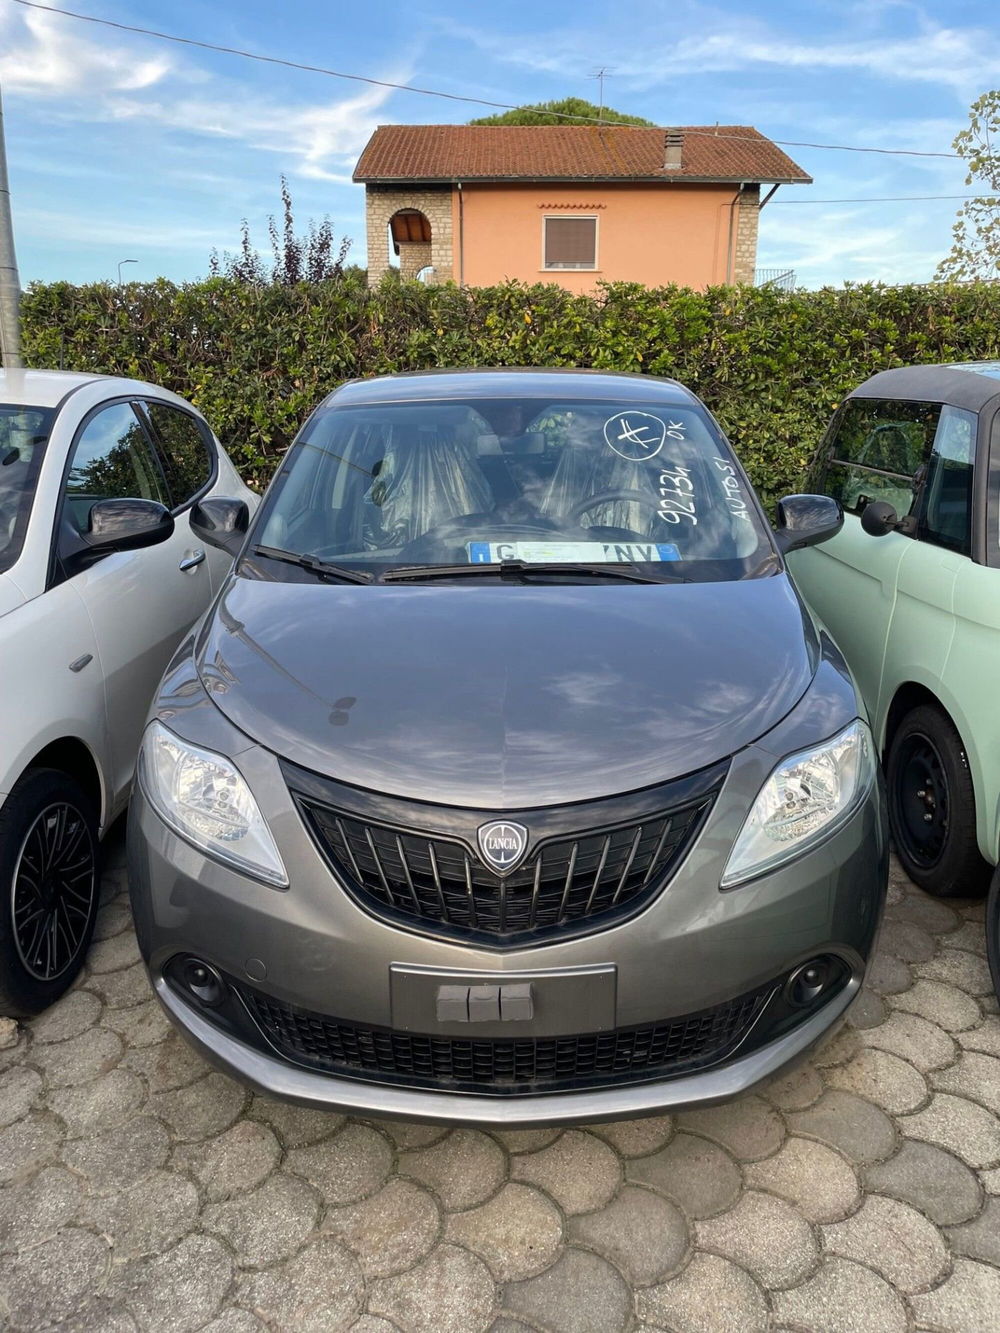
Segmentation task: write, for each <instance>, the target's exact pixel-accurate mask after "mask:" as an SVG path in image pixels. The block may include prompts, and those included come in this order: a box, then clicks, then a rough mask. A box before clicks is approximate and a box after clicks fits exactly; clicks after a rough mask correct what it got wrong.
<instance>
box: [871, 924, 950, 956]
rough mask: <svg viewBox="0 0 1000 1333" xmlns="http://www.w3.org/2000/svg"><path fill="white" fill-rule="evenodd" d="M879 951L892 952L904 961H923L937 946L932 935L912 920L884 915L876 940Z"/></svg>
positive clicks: (932, 954) (932, 953)
mask: <svg viewBox="0 0 1000 1333" xmlns="http://www.w3.org/2000/svg"><path fill="white" fill-rule="evenodd" d="M878 947H879V952H880V953H890V954H894V955H895V957H896V958H901V959H902V960H903V962H904V963H925V962H926V961H927V959H928V958H933V957H934V951H935V949H936V948H937V944H936V941H935V939H934V936H933V935H932V934H931V933H930V932H929V931H927V930H925V929H924V928H923V926H917V925H914V923H913V922H912V921H900V920H898V919H894V918H892V917H890V916H888V915H887V916H886V919H885V921H884V922H883V925H882V933H881V935H880V936H879V942H878Z"/></svg>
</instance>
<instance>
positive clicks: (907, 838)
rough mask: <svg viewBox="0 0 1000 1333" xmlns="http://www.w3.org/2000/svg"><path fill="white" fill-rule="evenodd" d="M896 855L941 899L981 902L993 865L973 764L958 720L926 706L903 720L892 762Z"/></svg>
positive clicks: (893, 746) (890, 786) (895, 737)
mask: <svg viewBox="0 0 1000 1333" xmlns="http://www.w3.org/2000/svg"><path fill="white" fill-rule="evenodd" d="M886 785H887V787H888V794H889V826H890V829H891V830H892V837H893V841H894V842H895V844H896V855H897V856H898V857H899V860H900V863H901V865H902V867H903V869H904V870H905V871H906V873H907V875H909V877H910V879H912V880H913V882H914V883H915V884H919V886H920V887H921V888H922V889H926V891H927V892H928V893H932V894H934V895H935V897H938V898H972V897H981V896H982V895H983V894H984V893H985V892H986V889H987V886H988V884H989V875H990V867H989V866H988V865H987V863H986V862H985V861H984V860H983V857H982V855H981V854H980V851H979V844H978V841H977V838H976V800H975V792H974V791H973V787H972V775H971V773H970V772H969V760H968V756H967V755H966V753H965V747H964V746H963V745H962V738H961V737H960V736H959V734H958V732H957V731H956V730H955V726H954V724H953V723H952V720H951V718H950V717H948V715H947V713H945V712H944V711H943V710H942V709H940V708H937V707H935V706H934V705H933V704H921V705H920V706H919V707H917V708H914V709H912V710H911V711H910V712H909V713H907V714H906V716H905V717H904V718H903V719H902V721H901V722H900V724H899V726H898V727H897V728H896V731H895V733H894V735H893V737H892V741H891V743H890V745H889V755H888V761H887V764H886Z"/></svg>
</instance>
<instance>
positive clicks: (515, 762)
mask: <svg viewBox="0 0 1000 1333" xmlns="http://www.w3.org/2000/svg"><path fill="white" fill-rule="evenodd" d="M816 648H817V645H816V637H815V631H814V630H813V626H812V622H811V621H810V620H809V618H808V616H807V615H806V613H805V612H804V610H803V608H802V604H801V603H800V601H799V599H798V596H797V594H796V593H795V591H794V589H793V588H792V585H791V583H790V581H789V579H788V577H787V576H786V575H784V574H778V575H774V576H772V577H768V578H759V579H749V580H745V581H742V582H732V583H691V584H663V585H648V584H640V585H625V584H614V585H612V586H607V585H600V584H586V585H579V584H559V585H556V584H532V585H530V586H526V585H523V584H514V585H506V584H487V585H483V584H478V583H477V584H472V585H470V584H468V583H466V584H463V585H455V584H452V585H447V586H445V585H441V584H421V585H414V584H408V585H404V586H400V585H397V586H392V585H390V586H381V587H380V586H375V587H367V586H353V585H340V584H337V585H332V584H319V583H316V584H313V583H299V582H294V583H293V582H272V581H264V580H259V579H250V578H243V577H240V578H233V579H232V580H231V581H230V583H229V586H228V587H227V589H226V590H225V592H224V593H223V595H222V597H221V599H220V601H219V604H218V606H217V607H216V609H215V611H214V613H213V614H212V616H211V617H210V618H209V620H208V621H207V622H206V625H205V628H204V631H203V633H202V634H201V636H200V640H199V645H198V650H197V656H198V669H199V672H200V675H201V678H202V682H203V683H204V685H205V687H206V689H208V690H209V692H210V694H211V696H212V698H213V699H214V700H215V702H216V704H217V705H218V707H219V708H220V709H221V710H222V712H223V713H224V714H225V715H226V717H228V718H229V720H230V721H231V722H233V723H234V724H235V725H236V726H237V727H239V728H240V729H241V730H242V731H244V732H246V733H247V734H248V735H249V736H250V737H252V738H253V739H254V740H255V741H256V742H258V743H259V744H260V745H262V746H265V747H267V748H268V749H270V750H273V751H274V752H275V753H277V754H278V755H280V756H282V757H283V758H286V759H290V760H292V761H293V762H294V763H297V764H299V765H301V766H303V767H305V768H309V769H312V770H313V771H314V772H317V773H322V774H324V775H326V776H328V777H331V778H334V779H336V780H338V781H341V782H345V783H350V784H353V785H355V786H359V787H365V788H368V789H370V790H374V791H379V792H384V793H388V794H392V795H397V796H406V797H410V798H418V799H421V800H426V801H433V802H439V803H443V804H448V805H462V806H471V807H474V808H482V809H487V810H514V809H519V808H524V809H527V808H530V807H533V806H541V805H551V804H561V803H564V802H569V801H581V800H588V799H591V798H599V797H603V796H609V795H613V794H615V793H618V792H625V791H631V790H635V789H637V788H640V787H644V786H651V785H653V784H655V783H659V782H665V781H668V780H670V779H671V778H674V777H678V776H681V775H683V774H685V773H690V772H692V771H694V770H696V769H699V768H703V767H705V766H706V765H708V764H712V763H714V762H716V761H717V760H719V759H721V758H724V757H725V756H728V755H731V754H733V753H734V752H735V751H737V750H739V749H741V748H742V747H743V746H745V745H747V744H749V743H750V742H751V741H754V740H756V739H757V738H758V737H759V736H761V735H763V734H764V733H765V732H766V731H768V730H770V728H771V727H773V726H774V725H775V724H776V723H777V722H778V721H780V719H781V718H782V717H784V716H785V714H786V713H788V712H789V711H790V710H791V708H792V707H794V705H795V704H796V703H797V702H798V700H799V699H800V698H801V696H802V695H803V693H804V692H805V690H806V688H807V686H808V685H809V682H810V680H811V678H812V674H813V671H814V669H815V663H816Z"/></svg>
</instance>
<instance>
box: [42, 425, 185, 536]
mask: <svg viewBox="0 0 1000 1333" xmlns="http://www.w3.org/2000/svg"><path fill="white" fill-rule="evenodd" d="M132 497H140V498H142V499H144V500H158V501H159V502H160V504H165V505H168V504H169V503H170V500H169V497H168V495H167V488H166V485H165V483H164V480H163V474H162V473H161V471H160V466H159V464H158V462H157V460H156V455H155V454H154V453H153V450H152V448H151V447H150V443H149V440H148V438H147V436H146V432H145V430H144V429H143V427H142V424H141V423H140V421H139V418H138V417H137V416H136V414H135V412H134V411H133V409H132V407H131V405H130V404H129V403H113V404H112V405H111V406H110V407H105V408H103V409H102V410H101V411H100V412H98V413H97V414H96V415H95V416H92V417H91V418H90V420H89V421H88V422H87V424H86V425H85V426H84V428H83V430H82V431H81V432H80V434H79V436H78V437H77V441H76V444H75V445H74V447H73V453H72V456H71V458H70V466H69V472H68V474H67V477H66V489H65V498H66V504H65V517H66V518H67V519H68V520H69V522H70V523H71V524H72V525H73V527H74V528H75V529H76V531H77V532H85V531H86V530H87V527H88V525H89V522H90V510H91V506H92V505H93V504H94V503H95V501H97V500H124V499H129V498H132Z"/></svg>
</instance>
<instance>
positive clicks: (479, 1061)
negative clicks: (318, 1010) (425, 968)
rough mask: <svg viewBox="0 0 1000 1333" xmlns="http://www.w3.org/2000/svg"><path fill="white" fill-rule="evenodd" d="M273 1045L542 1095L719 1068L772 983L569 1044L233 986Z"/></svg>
mask: <svg viewBox="0 0 1000 1333" xmlns="http://www.w3.org/2000/svg"><path fill="white" fill-rule="evenodd" d="M237 990H238V993H239V995H240V997H241V998H242V1000H243V1003H244V1004H245V1005H246V1008H247V1010H248V1011H249V1013H250V1014H251V1016H252V1017H253V1018H254V1019H255V1021H256V1023H257V1025H258V1026H259V1028H260V1030H261V1032H262V1033H263V1034H264V1036H265V1037H266V1038H267V1040H268V1042H269V1043H270V1044H271V1045H272V1046H273V1047H274V1048H275V1049H276V1050H277V1051H278V1052H279V1053H280V1054H281V1055H283V1056H284V1057H285V1058H286V1059H288V1060H292V1061H294V1062H295V1063H296V1064H301V1065H306V1066H308V1067H310V1068H313V1069H321V1070H324V1071H326V1072H329V1073H337V1074H344V1075H346V1076H348V1077H350V1078H368V1079H374V1080H377V1081H379V1080H380V1081H382V1082H399V1083H406V1084H408V1085H411V1086H421V1087H436V1088H442V1089H447V1090H449V1091H468V1092H484V1093H491V1092H492V1093H503V1094H504V1095H510V1094H516V1093H537V1092H543V1091H548V1090H551V1091H555V1090H558V1089H559V1088H568V1087H572V1086H574V1085H576V1086H579V1085H580V1084H588V1085H591V1086H595V1087H598V1086H601V1085H602V1084H606V1083H627V1082H643V1081H647V1080H651V1079H657V1078H672V1077H675V1076H677V1075H680V1074H686V1073H691V1072H692V1071H694V1070H696V1069H702V1068H704V1067H706V1066H707V1065H711V1064H715V1063H717V1062H718V1061H719V1060H722V1059H724V1058H725V1057H726V1055H728V1054H729V1053H730V1052H731V1051H732V1050H733V1049H734V1048H735V1047H736V1046H737V1045H738V1043H739V1042H740V1041H741V1040H742V1038H743V1037H745V1036H746V1034H747V1033H748V1032H749V1030H750V1028H751V1026H752V1025H753V1023H754V1022H755V1021H756V1019H757V1018H758V1016H759V1015H760V1013H761V1011H762V1010H763V1009H764V1007H765V1005H766V1004H767V1001H768V999H769V997H770V996H771V995H772V994H773V992H774V986H764V987H761V988H760V989H759V990H756V991H752V992H751V993H749V994H747V995H742V996H740V997H738V998H737V999H735V1000H730V1001H728V1002H727V1003H726V1004H721V1005H718V1006H717V1007H716V1008H714V1009H706V1010H704V1011H702V1012H701V1013H697V1014H690V1015H688V1016H686V1017H683V1018H674V1019H671V1020H669V1021H668V1022H664V1023H644V1024H642V1025H641V1026H640V1027H629V1028H616V1029H613V1030H612V1031H609V1032H592V1033H586V1034H584V1035H582V1036H570V1037H522V1038H516V1037H515V1038H510V1039H506V1038H504V1039H491V1038H471V1039H469V1038H464V1037H461V1038H459V1037H431V1036H423V1035H419V1034H413V1033H409V1032H397V1031H395V1030H393V1029H391V1028H382V1027H361V1026H359V1025H358V1024H355V1023H342V1022H340V1021H339V1020H338V1019H336V1018H328V1017H326V1016H325V1015H323V1014H314V1013H310V1012H309V1011H308V1010H305V1009H298V1008H295V1007H293V1006H292V1005H288V1004H284V1003H282V1002H280V1001H278V1000H274V999H272V998H271V997H270V996H267V995H263V994H262V993H261V992H260V991H255V990H251V989H250V988H249V987H246V986H239V987H237Z"/></svg>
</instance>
